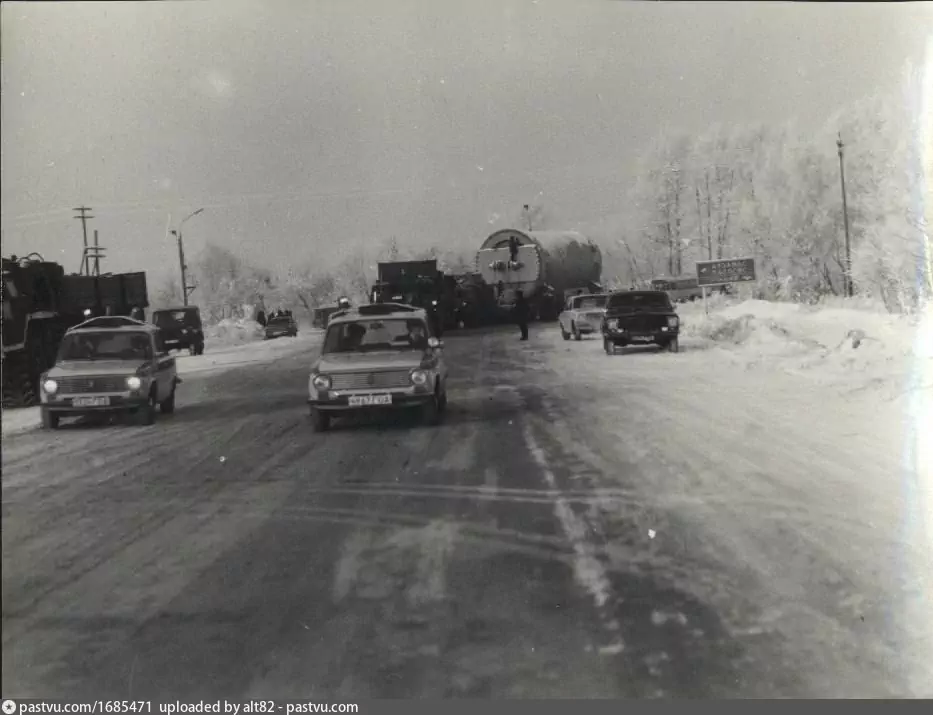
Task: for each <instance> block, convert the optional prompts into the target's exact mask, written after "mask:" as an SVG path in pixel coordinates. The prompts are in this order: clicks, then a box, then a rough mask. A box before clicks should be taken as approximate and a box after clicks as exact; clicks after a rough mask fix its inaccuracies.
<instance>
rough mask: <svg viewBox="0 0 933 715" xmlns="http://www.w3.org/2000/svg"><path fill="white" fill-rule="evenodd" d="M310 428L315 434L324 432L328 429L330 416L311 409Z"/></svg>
mask: <svg viewBox="0 0 933 715" xmlns="http://www.w3.org/2000/svg"><path fill="white" fill-rule="evenodd" d="M311 426H312V427H314V431H315V432H326V431H327V430H328V428H329V427H330V415H328V414H325V413H324V412H322V411H321V410H319V409H316V408H314V407H312V408H311Z"/></svg>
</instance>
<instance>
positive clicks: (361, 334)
mask: <svg viewBox="0 0 933 715" xmlns="http://www.w3.org/2000/svg"><path fill="white" fill-rule="evenodd" d="M308 404H309V406H310V409H311V420H312V423H313V425H314V429H315V431H317V432H323V431H325V430H326V429H327V428H328V427H329V426H330V422H331V419H333V418H334V417H337V416H339V415H343V414H347V413H349V412H352V411H354V410H371V409H387V410H392V409H419V410H420V411H421V415H422V419H423V420H424V422H426V423H427V424H431V425H433V424H437V423H438V422H439V420H440V417H441V415H442V414H443V412H444V408H445V407H446V405H447V364H446V362H445V361H444V352H443V343H442V342H441V341H440V340H438V339H437V338H436V337H435V336H434V335H433V334H432V331H431V326H430V321H429V320H428V315H427V313H426V312H425V311H424V310H422V309H419V308H414V307H412V306H408V305H402V304H399V303H374V304H372V305H361V306H359V307H357V308H350V309H347V310H342V311H339V312H337V313H335V314H334V315H333V316H332V317H331V319H330V322H329V323H328V324H327V332H326V333H325V335H324V344H323V346H322V348H321V356H320V358H318V360H317V361H316V362H315V364H314V365H313V366H312V368H311V376H310V378H309V380H308Z"/></svg>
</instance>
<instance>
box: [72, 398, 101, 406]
mask: <svg viewBox="0 0 933 715" xmlns="http://www.w3.org/2000/svg"><path fill="white" fill-rule="evenodd" d="M71 404H72V405H73V406H74V407H107V406H108V405H109V404H110V398H109V397H75V398H74V399H73V400H72V401H71Z"/></svg>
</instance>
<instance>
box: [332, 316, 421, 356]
mask: <svg viewBox="0 0 933 715" xmlns="http://www.w3.org/2000/svg"><path fill="white" fill-rule="evenodd" d="M427 345H428V331H427V326H426V325H425V323H424V321H423V320H412V319H410V318H408V319H406V318H389V319H380V320H372V319H367V320H356V321H353V322H347V323H339V324H337V325H332V326H331V327H330V328H328V330H327V336H326V337H325V338H324V349H323V351H322V352H324V353H353V352H369V351H373V350H424V349H425V348H426V347H427Z"/></svg>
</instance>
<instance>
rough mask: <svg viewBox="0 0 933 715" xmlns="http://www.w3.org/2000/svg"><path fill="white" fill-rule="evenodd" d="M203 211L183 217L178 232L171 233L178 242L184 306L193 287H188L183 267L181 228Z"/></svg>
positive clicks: (183, 244) (184, 266) (186, 275)
mask: <svg viewBox="0 0 933 715" xmlns="http://www.w3.org/2000/svg"><path fill="white" fill-rule="evenodd" d="M203 210H204V209H198V210H197V211H194V212H192V213H190V214H188V215H187V216H185V217H184V218H183V219H182V220H181V223H179V224H178V230H177V231H172V235H174V236H175V238H176V239H177V240H178V267H179V268H180V269H181V295H182V299H183V300H184V304H185V306H187V305H188V295H189V294H190V293H191V291H193V290H194V286H189V285H188V273H187V271H188V266H186V265H185V243H184V240H183V239H182V234H181V227H182V226H183V225H184V223H185V221H187V220H188V219H189V218H193V217H195V216H197V215H198V214H199V213H201V212H202V211H203Z"/></svg>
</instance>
